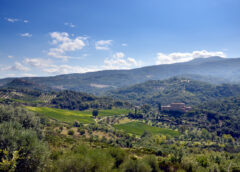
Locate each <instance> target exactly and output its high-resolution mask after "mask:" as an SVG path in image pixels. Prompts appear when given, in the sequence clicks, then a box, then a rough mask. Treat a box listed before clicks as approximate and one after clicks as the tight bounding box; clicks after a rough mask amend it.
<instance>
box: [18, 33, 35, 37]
mask: <svg viewBox="0 0 240 172" xmlns="http://www.w3.org/2000/svg"><path fill="white" fill-rule="evenodd" d="M20 36H21V37H28V38H30V37H32V34H30V33H20Z"/></svg>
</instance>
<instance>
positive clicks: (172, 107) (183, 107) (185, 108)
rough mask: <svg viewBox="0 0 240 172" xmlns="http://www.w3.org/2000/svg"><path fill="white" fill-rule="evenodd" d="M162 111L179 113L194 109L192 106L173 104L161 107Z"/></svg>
mask: <svg viewBox="0 0 240 172" xmlns="http://www.w3.org/2000/svg"><path fill="white" fill-rule="evenodd" d="M161 109H162V110H163V111H164V110H165V111H179V112H188V111H190V110H191V109H192V108H191V107H190V106H186V105H185V103H171V104H170V105H167V106H161Z"/></svg>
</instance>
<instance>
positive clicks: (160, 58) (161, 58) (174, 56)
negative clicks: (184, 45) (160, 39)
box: [156, 50, 226, 64]
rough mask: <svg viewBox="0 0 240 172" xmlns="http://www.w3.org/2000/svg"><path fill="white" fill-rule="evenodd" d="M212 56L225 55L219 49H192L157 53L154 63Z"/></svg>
mask: <svg viewBox="0 0 240 172" xmlns="http://www.w3.org/2000/svg"><path fill="white" fill-rule="evenodd" d="M212 56H220V57H226V55H225V54H224V53H223V52H221V51H215V52H209V51H206V50H202V51H193V52H191V53H188V52H186V53H181V52H175V53H170V54H164V53H157V61H156V64H172V63H179V62H186V61H190V60H193V59H196V58H208V57H212Z"/></svg>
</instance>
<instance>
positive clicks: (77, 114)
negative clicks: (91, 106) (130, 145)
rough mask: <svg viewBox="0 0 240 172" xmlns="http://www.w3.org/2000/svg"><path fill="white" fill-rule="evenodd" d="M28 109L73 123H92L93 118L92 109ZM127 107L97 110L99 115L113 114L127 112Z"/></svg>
mask: <svg viewBox="0 0 240 172" xmlns="http://www.w3.org/2000/svg"><path fill="white" fill-rule="evenodd" d="M27 109H28V110H31V111H34V112H38V113H40V114H43V115H45V116H47V117H49V118H51V119H55V120H58V121H60V122H66V123H73V122H74V121H75V120H77V121H79V122H81V123H84V124H88V123H94V119H93V118H92V111H91V110H86V111H72V110H63V109H56V108H49V107H27ZM128 112H129V111H128V110H127V109H109V110H99V115H98V116H99V117H104V116H113V115H121V114H128Z"/></svg>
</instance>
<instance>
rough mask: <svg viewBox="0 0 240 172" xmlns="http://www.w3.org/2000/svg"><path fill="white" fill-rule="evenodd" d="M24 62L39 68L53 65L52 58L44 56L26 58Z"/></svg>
mask: <svg viewBox="0 0 240 172" xmlns="http://www.w3.org/2000/svg"><path fill="white" fill-rule="evenodd" d="M24 63H25V64H27V65H30V66H32V67H37V68H45V67H51V66H53V65H52V61H51V60H49V59H42V58H26V59H25V60H24Z"/></svg>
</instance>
